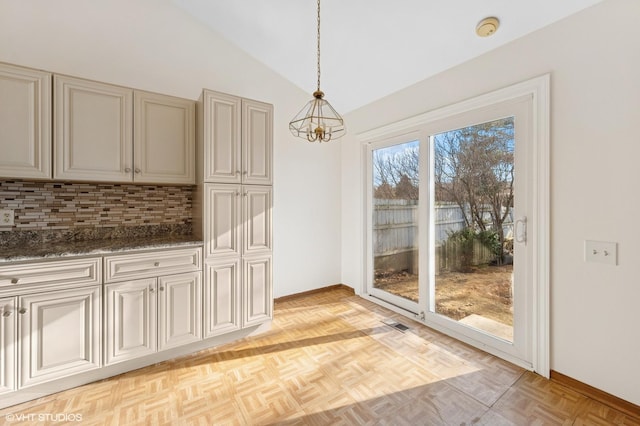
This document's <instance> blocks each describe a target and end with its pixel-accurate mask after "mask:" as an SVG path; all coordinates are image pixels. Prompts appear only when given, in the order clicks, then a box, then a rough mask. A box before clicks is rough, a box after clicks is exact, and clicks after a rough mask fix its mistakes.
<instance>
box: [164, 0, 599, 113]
mask: <svg viewBox="0 0 640 426" xmlns="http://www.w3.org/2000/svg"><path fill="white" fill-rule="evenodd" d="M171 1H172V2H173V3H174V4H175V5H177V6H178V7H180V8H182V9H184V10H186V11H187V12H188V13H190V14H192V15H193V16H194V18H195V19H198V20H200V21H202V22H203V23H205V24H206V25H208V26H209V27H210V28H211V29H212V30H213V31H215V32H217V33H218V34H220V35H221V36H222V37H224V38H226V39H227V40H229V41H230V42H232V43H234V44H235V45H237V46H238V47H239V48H240V49H242V50H244V51H246V52H247V53H248V54H249V55H251V56H253V57H255V58H256V59H257V60H259V61H260V62H262V63H264V64H266V65H267V66H268V67H270V68H272V69H273V70H275V71H276V72H278V73H279V74H281V75H282V76H284V77H285V78H286V79H288V80H290V81H291V82H292V83H293V84H295V85H297V86H299V87H300V88H301V89H303V90H305V91H308V92H309V96H310V97H311V93H312V92H313V91H314V90H315V88H316V1H315V0H235V1H232V0H171ZM600 1H602V0H535V1H525V0H395V1H392V0H322V3H321V88H322V90H323V91H324V92H325V93H326V99H328V100H329V101H330V102H331V103H332V104H333V106H334V107H335V108H336V109H337V110H338V111H339V112H341V113H343V114H344V113H347V112H349V111H352V110H354V109H357V108H358V107H361V106H363V105H366V104H368V103H371V102H373V101H375V100H378V99H380V98H383V97H384V96H386V95H389V94H391V93H393V92H396V91H398V90H400V89H403V88H405V87H408V86H410V85H412V84H414V83H416V82H418V81H421V80H424V79H425V78H428V77H430V76H432V75H434V74H437V73H439V72H442V71H444V70H447V69H449V68H451V67H453V66H455V65H457V64H460V63H462V62H465V61H467V60H470V59H472V58H474V57H476V56H479V55H481V54H483V53H485V52H487V51H489V50H492V49H495V48H496V47H498V46H500V45H503V44H505V43H508V42H509V41H511V40H514V39H516V38H518V37H522V36H524V35H525V34H527V33H530V32H532V31H535V30H537V29H539V28H542V27H544V26H547V25H549V24H551V23H553V22H555V21H558V20H560V19H562V18H564V17H566V16H568V15H571V14H573V13H576V12H578V11H580V10H581V9H584V8H586V7H589V6H592V5H594V4H596V3H598V2H600ZM488 16H495V17H497V18H498V19H499V20H500V24H501V25H500V28H499V30H498V31H497V32H496V33H495V34H494V35H493V36H491V37H486V38H482V37H478V36H477V35H476V33H475V28H476V25H477V24H478V22H479V21H480V20H482V19H483V18H485V17H488ZM596 30H597V29H596ZM549 49H553V46H549ZM202 53H203V54H204V55H206V54H207V53H206V52H202ZM504 66H509V64H504Z"/></svg>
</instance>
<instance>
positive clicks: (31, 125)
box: [0, 64, 51, 179]
mask: <svg viewBox="0 0 640 426" xmlns="http://www.w3.org/2000/svg"><path fill="white" fill-rule="evenodd" d="M0 177H5V178H33V179H51V74H50V73H48V72H44V71H38V70H33V69H29V68H23V67H16V66H13V65H7V64H0Z"/></svg>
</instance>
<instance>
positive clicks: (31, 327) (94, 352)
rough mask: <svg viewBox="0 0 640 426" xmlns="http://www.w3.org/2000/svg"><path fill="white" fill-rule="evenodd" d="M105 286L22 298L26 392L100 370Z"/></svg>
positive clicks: (22, 364)
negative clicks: (51, 382)
mask: <svg viewBox="0 0 640 426" xmlns="http://www.w3.org/2000/svg"><path fill="white" fill-rule="evenodd" d="M100 294H101V288H100V286H90V287H86V288H77V289H71V290H58V291H50V292H43V293H39V294H30V295H26V296H20V297H19V298H18V313H19V319H18V328H19V330H20V354H21V356H20V387H26V386H31V385H35V384H38V383H42V382H46V381H50V380H53V379H58V378H63V377H67V376H69V375H72V374H76V373H80V372H84V371H89V370H93V369H97V368H99V367H100V348H101V345H100V336H101V321H100V317H101V315H100V313H101V310H100V300H101V298H100Z"/></svg>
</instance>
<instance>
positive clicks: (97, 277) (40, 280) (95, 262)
mask: <svg viewBox="0 0 640 426" xmlns="http://www.w3.org/2000/svg"><path fill="white" fill-rule="evenodd" d="M100 261H101V258H99V257H94V258H86V259H69V260H56V261H49V262H34V263H23V264H18V265H6V266H0V290H10V289H11V290H13V289H14V288H15V289H16V290H23V289H25V288H29V287H32V285H42V284H47V285H52V286H53V285H56V284H63V285H65V286H66V287H68V286H69V285H70V284H74V285H75V284H83V285H84V284H87V285H91V284H101V283H102V269H101V267H102V265H101V262H100Z"/></svg>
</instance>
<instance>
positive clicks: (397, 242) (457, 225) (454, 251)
mask: <svg viewBox="0 0 640 426" xmlns="http://www.w3.org/2000/svg"><path fill="white" fill-rule="evenodd" d="M434 214H435V224H434V238H435V244H436V272H437V271H441V270H459V269H460V268H463V267H464V266H463V265H462V264H461V262H466V261H468V260H469V259H467V257H468V255H467V254H465V253H464V251H463V248H462V247H461V246H460V244H456V243H454V242H451V241H447V239H448V237H449V234H450V233H451V232H456V231H461V230H463V229H464V228H465V221H464V214H463V212H462V210H461V209H460V207H459V206H458V205H456V204H441V205H437V206H436V207H435V210H434ZM487 216H488V214H487ZM487 219H490V218H489V217H488V218H487ZM507 222H508V223H505V224H503V225H504V229H505V235H506V234H507V233H508V232H509V230H510V229H511V227H512V226H513V224H512V221H511V220H509V221H507ZM418 232H419V227H418V204H417V201H415V200H386V199H375V200H374V209H373V254H374V259H375V262H374V264H375V265H374V267H375V268H376V269H389V268H392V269H396V270H402V269H406V270H409V271H410V272H412V273H416V272H417V249H418ZM493 259H494V256H493V254H492V253H491V250H490V249H488V248H486V247H485V246H483V245H482V244H480V243H479V242H478V241H475V242H474V247H473V256H472V259H471V264H472V265H479V264H484V263H488V262H490V261H492V260H493Z"/></svg>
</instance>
